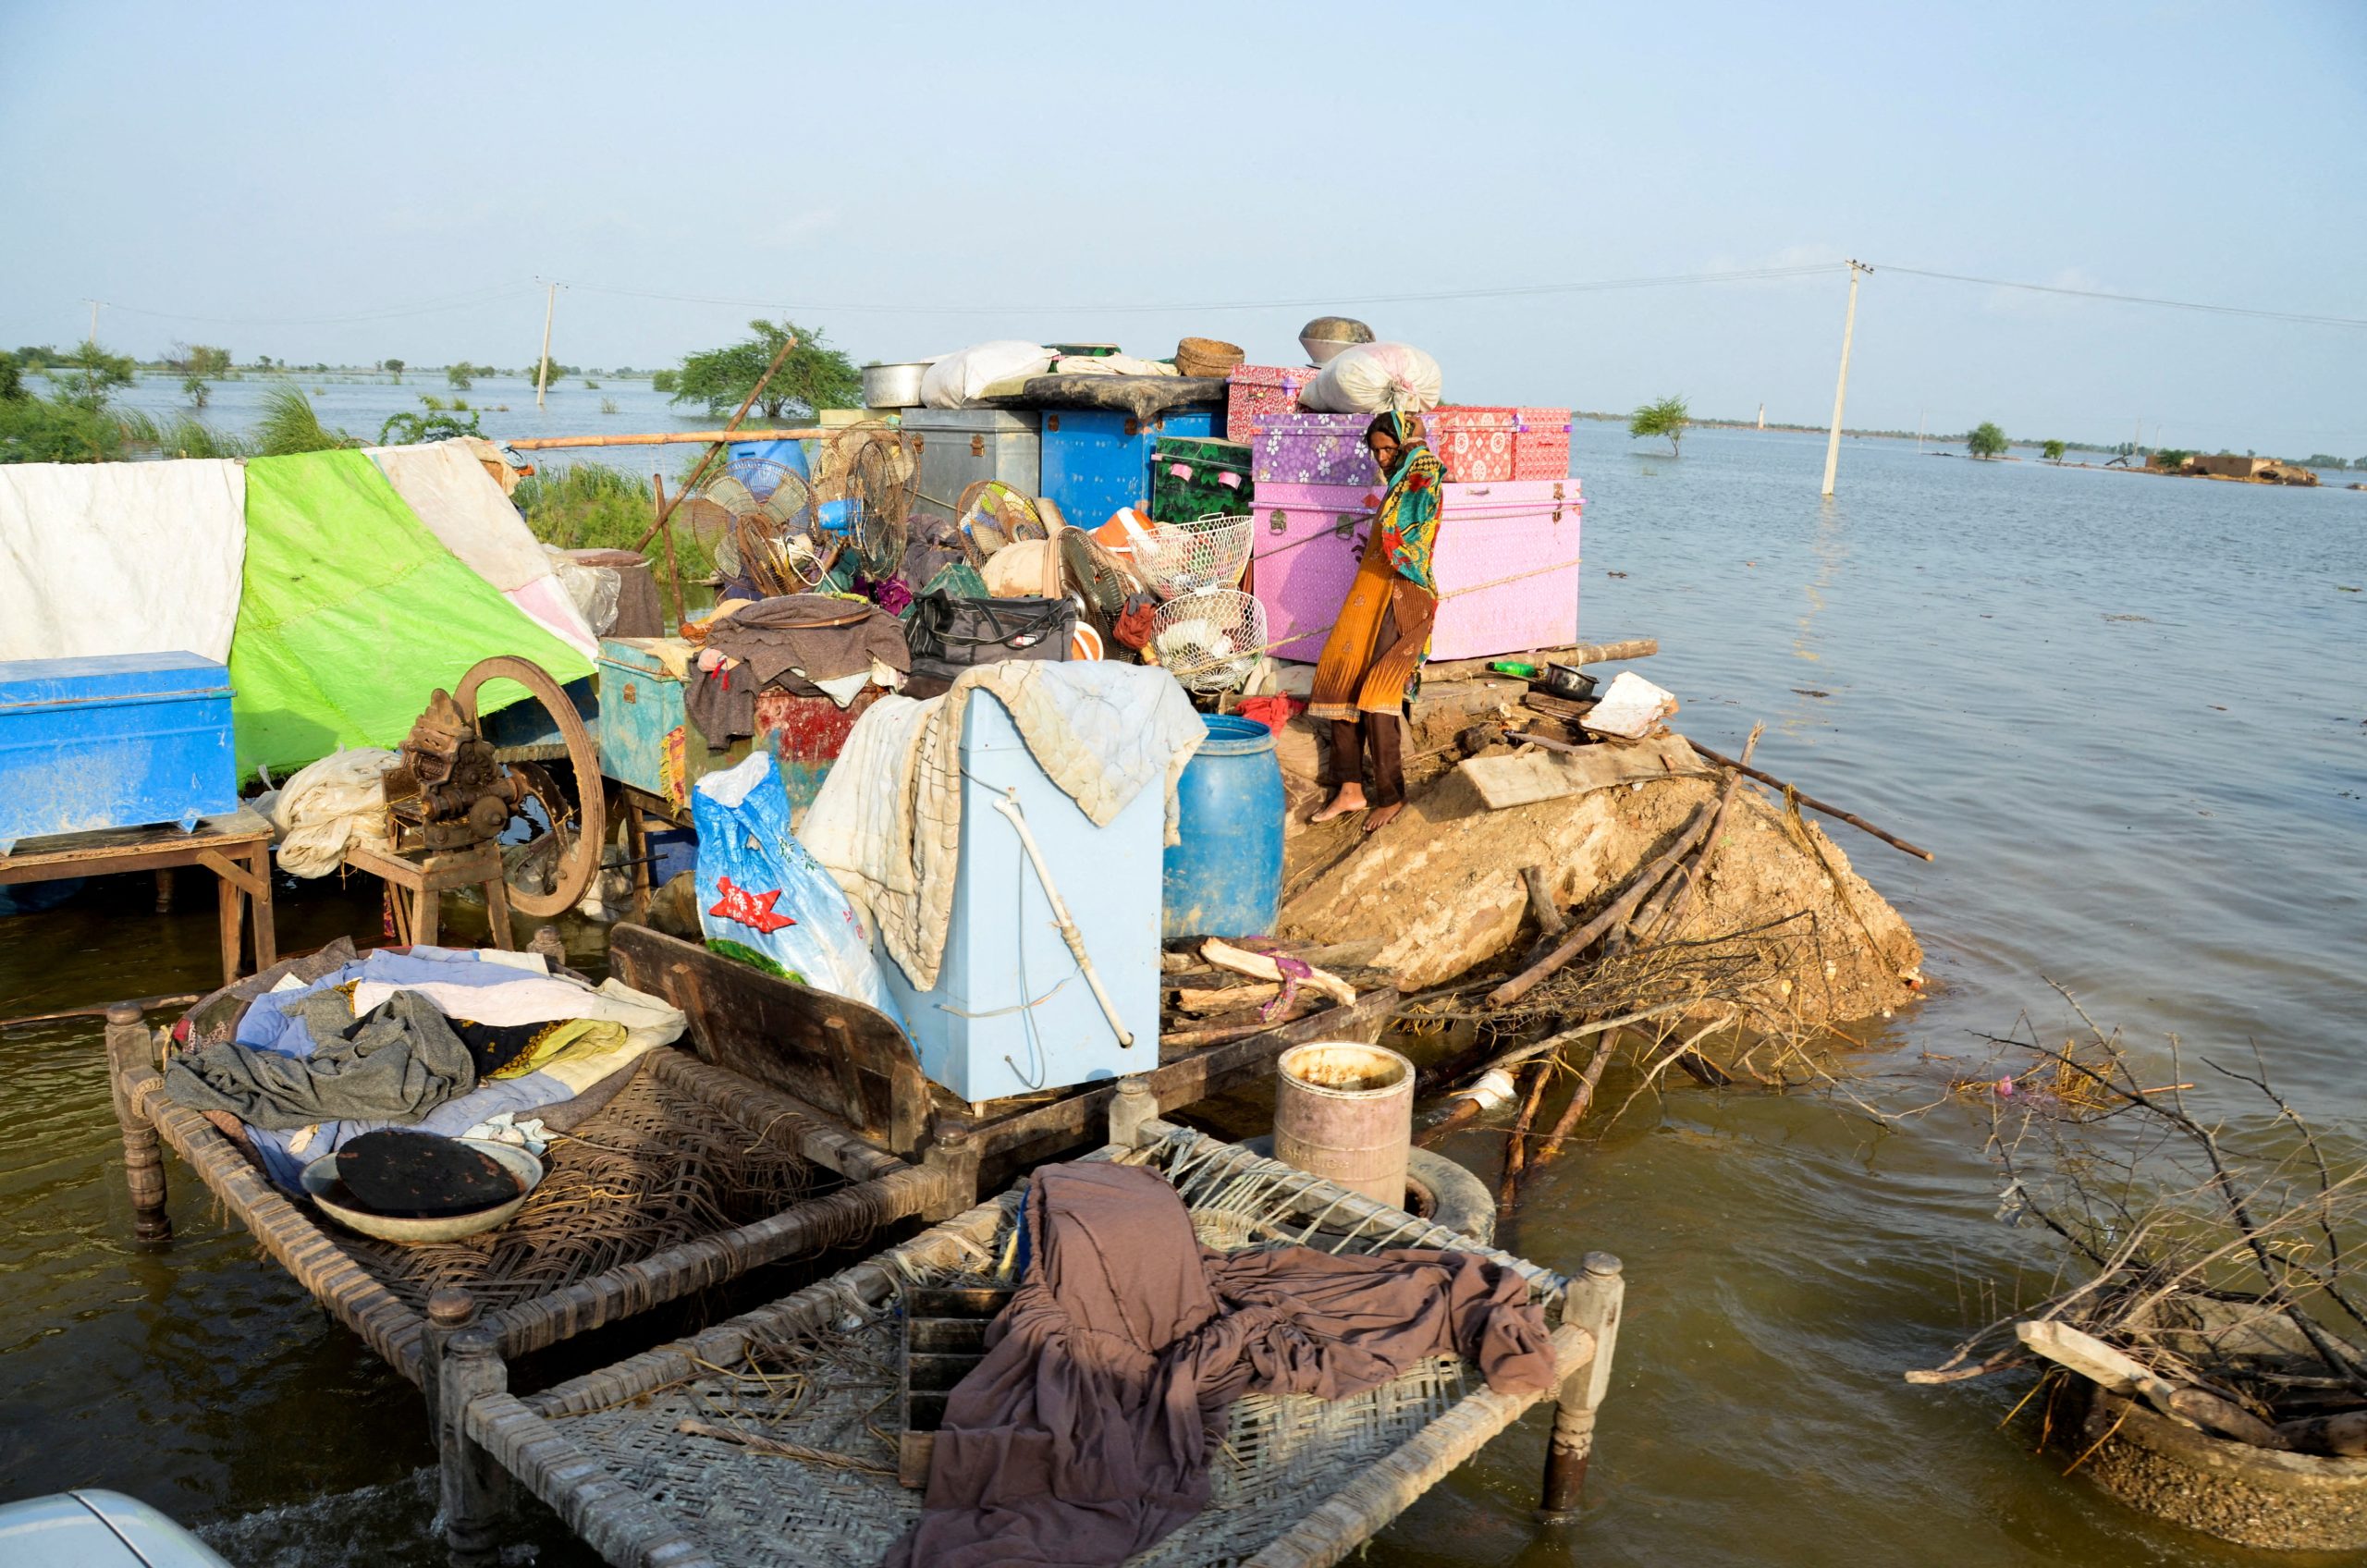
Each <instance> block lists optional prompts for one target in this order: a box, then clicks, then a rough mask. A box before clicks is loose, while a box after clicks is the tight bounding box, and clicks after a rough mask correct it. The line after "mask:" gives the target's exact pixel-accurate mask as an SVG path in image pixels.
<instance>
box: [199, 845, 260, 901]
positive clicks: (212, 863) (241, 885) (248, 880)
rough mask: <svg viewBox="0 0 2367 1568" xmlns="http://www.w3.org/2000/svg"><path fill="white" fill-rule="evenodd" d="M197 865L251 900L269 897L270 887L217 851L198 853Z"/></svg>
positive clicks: (201, 851)
mask: <svg viewBox="0 0 2367 1568" xmlns="http://www.w3.org/2000/svg"><path fill="white" fill-rule="evenodd" d="M197 864H200V865H202V866H203V867H205V869H206V870H208V871H210V872H212V873H214V875H215V876H219V877H220V878H222V880H223V881H225V882H227V883H228V884H230V886H232V887H233V888H237V889H238V890H239V891H240V892H241V893H244V894H245V895H246V896H247V897H249V898H251V899H266V898H269V897H270V896H271V888H270V886H269V885H268V884H267V883H265V882H264V880H263V879H262V878H260V877H258V876H256V875H255V874H254V872H253V871H252V870H251V869H250V868H249V867H247V866H243V865H240V864H238V863H237V862H236V861H232V860H229V859H227V858H226V857H224V856H223V855H222V854H221V853H220V852H219V851H214V850H200V851H197Z"/></svg>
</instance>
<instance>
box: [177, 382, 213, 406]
mask: <svg viewBox="0 0 2367 1568" xmlns="http://www.w3.org/2000/svg"><path fill="white" fill-rule="evenodd" d="M181 390H182V391H183V392H186V393H188V394H189V400H190V405H191V406H192V407H194V408H200V409H202V408H203V407H205V400H206V398H207V397H208V396H209V394H208V393H207V391H206V389H205V377H203V376H202V375H198V374H189V375H185V376H183V377H182V378H181Z"/></svg>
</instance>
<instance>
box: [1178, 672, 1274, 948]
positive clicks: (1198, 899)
mask: <svg viewBox="0 0 2367 1568" xmlns="http://www.w3.org/2000/svg"><path fill="white" fill-rule="evenodd" d="M1207 722H1208V740H1207V741H1204V742H1203V743H1202V744H1201V747H1200V749H1199V750H1198V751H1196V752H1195V753H1192V760H1191V761H1190V762H1188V763H1186V764H1184V777H1183V778H1182V779H1181V780H1180V781H1179V782H1178V783H1177V785H1176V787H1175V793H1176V804H1177V807H1178V810H1177V820H1176V835H1177V842H1175V843H1173V844H1171V845H1169V846H1168V849H1167V852H1166V856H1165V872H1164V878H1163V881H1164V898H1163V900H1162V902H1163V911H1164V913H1163V914H1162V917H1161V919H1162V927H1161V928H1162V931H1163V933H1164V935H1166V936H1167V937H1169V938H1174V937H1269V936H1271V935H1273V931H1274V922H1275V919H1276V917H1277V914H1278V913H1279V912H1280V909H1281V905H1282V813H1283V811H1284V810H1285V806H1284V803H1283V799H1282V764H1281V762H1280V761H1279V760H1278V759H1277V758H1276V756H1275V754H1274V732H1273V731H1272V730H1270V729H1267V728H1266V727H1265V726H1264V725H1262V724H1260V723H1258V722H1257V720H1256V719H1254V718H1240V717H1234V716H1233V715H1231V714H1216V715H1211V716H1209V717H1208V720H1207Z"/></svg>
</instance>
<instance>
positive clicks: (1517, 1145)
mask: <svg viewBox="0 0 2367 1568" xmlns="http://www.w3.org/2000/svg"><path fill="white" fill-rule="evenodd" d="M1553 1061H1554V1059H1553V1058H1551V1057H1547V1058H1546V1059H1545V1060H1543V1061H1540V1062H1539V1063H1538V1064H1537V1066H1536V1068H1535V1069H1534V1071H1533V1072H1532V1073H1531V1075H1530V1078H1529V1081H1528V1098H1527V1099H1526V1100H1524V1101H1522V1102H1521V1108H1520V1120H1519V1121H1515V1122H1514V1123H1513V1132H1512V1136H1511V1137H1510V1138H1508V1139H1506V1140H1505V1143H1504V1182H1503V1185H1502V1186H1501V1187H1499V1188H1497V1189H1496V1213H1497V1214H1498V1215H1500V1216H1503V1215H1509V1214H1511V1213H1512V1211H1513V1205H1514V1204H1515V1202H1517V1201H1518V1199H1519V1196H1520V1173H1521V1170H1522V1168H1523V1167H1524V1166H1525V1165H1526V1164H1527V1158H1528V1129H1529V1124H1530V1123H1531V1122H1533V1121H1536V1120H1537V1108H1538V1107H1539V1106H1540V1105H1542V1104H1544V1103H1545V1084H1546V1082H1547V1081H1548V1080H1549V1079H1551V1077H1552V1076H1553Z"/></svg>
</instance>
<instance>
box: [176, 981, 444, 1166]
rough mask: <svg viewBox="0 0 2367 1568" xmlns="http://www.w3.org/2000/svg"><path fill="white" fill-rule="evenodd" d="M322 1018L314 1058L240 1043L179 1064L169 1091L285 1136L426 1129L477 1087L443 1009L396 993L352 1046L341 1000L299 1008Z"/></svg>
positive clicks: (313, 1020)
mask: <svg viewBox="0 0 2367 1568" xmlns="http://www.w3.org/2000/svg"><path fill="white" fill-rule="evenodd" d="M297 1006H298V1009H299V1011H300V1012H304V1013H307V1014H309V1013H311V1012H313V1011H318V1012H319V1013H321V1014H322V1016H320V1017H312V1016H307V1017H306V1018H305V1023H306V1024H307V1025H308V1026H309V1032H310V1034H311V1035H312V1036H313V1039H315V1040H317V1041H319V1042H320V1045H319V1047H318V1048H317V1049H315V1050H314V1051H313V1054H312V1055H311V1056H308V1057H294V1056H282V1055H280V1054H278V1053H277V1052H276V1051H259V1050H254V1049H251V1048H250V1047H246V1046H241V1045H239V1044H236V1043H235V1042H226V1043H223V1044H220V1045H212V1046H206V1047H202V1049H199V1050H194V1051H189V1052H185V1053H183V1054H182V1055H180V1056H178V1057H176V1058H174V1059H173V1061H172V1064H171V1065H170V1066H168V1067H166V1069H165V1092H166V1094H167V1095H170V1096H172V1097H173V1098H174V1099H176V1100H178V1101H179V1102H180V1103H181V1104H183V1105H186V1106H190V1107H192V1108H194V1109H198V1110H227V1111H228V1112H229V1113H230V1114H231V1115H233V1116H235V1117H237V1118H238V1119H239V1121H244V1122H246V1123H248V1124H249V1125H250V1126H254V1127H265V1128H270V1129H273V1130H275V1131H278V1132H288V1131H292V1130H293V1129H295V1128H299V1127H309V1126H311V1125H312V1124H313V1123H314V1122H316V1121H349V1120H351V1121H392V1122H397V1123H401V1122H407V1121H419V1120H420V1119H421V1118H422V1117H423V1116H425V1115H426V1114H427V1113H428V1112H429V1111H431V1110H434V1109H435V1108H436V1107H437V1106H440V1105H442V1104H443V1103H444V1102H445V1101H447V1100H450V1099H457V1098H459V1097H460V1096H462V1095H465V1094H467V1093H468V1092H469V1091H470V1090H472V1089H473V1088H475V1087H476V1086H477V1069H476V1062H475V1061H474V1060H473V1059H472V1058H471V1057H470V1055H469V1047H467V1046H466V1045H464V1044H462V1043H461V1040H460V1035H458V1034H457V1033H455V1032H454V1030H453V1028H452V1024H451V1021H450V1020H448V1019H447V1018H446V1017H445V1016H444V1015H443V1014H442V1013H441V1012H438V1011H436V1010H435V1004H434V1003H432V1002H430V1001H428V1000H427V998H424V997H421V996H417V995H415V994H413V993H411V992H410V991H397V992H396V993H395V994H394V995H393V996H392V997H390V998H387V999H386V1003H385V1005H383V1006H382V1007H380V1008H379V1009H378V1010H377V1011H375V1012H374V1013H373V1014H371V1016H370V1018H369V1019H368V1021H366V1022H365V1023H363V1024H362V1027H361V1028H359V1029H356V1030H354V1033H353V1037H352V1038H351V1039H346V1038H344V1037H342V1036H341V1035H340V1034H339V1033H338V1032H339V1031H340V1030H341V1029H345V1028H349V1027H351V1025H352V1023H353V1015H352V1013H351V1011H350V1004H349V1003H348V1002H347V1001H346V999H345V998H344V997H343V996H342V995H341V994H340V993H338V992H337V991H334V990H330V991H324V992H322V993H320V994H319V995H317V996H313V997H308V998H305V999H304V1000H303V1001H301V1002H300V1003H298V1004H297Z"/></svg>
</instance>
